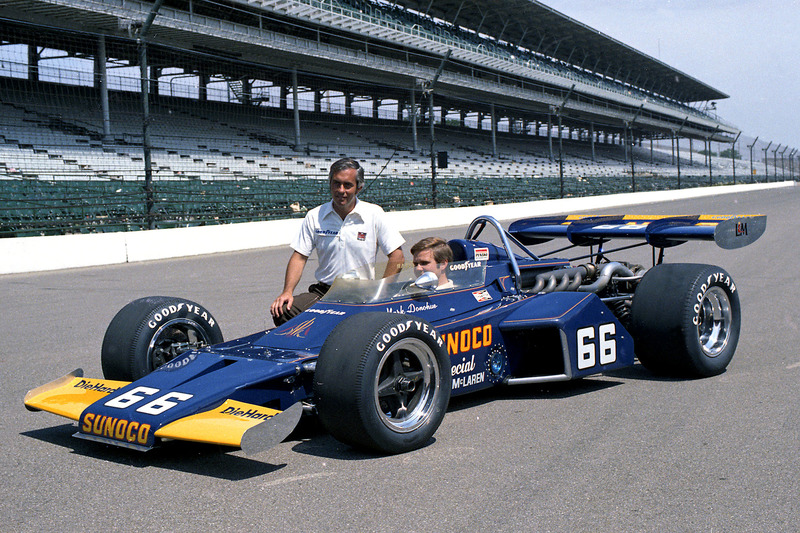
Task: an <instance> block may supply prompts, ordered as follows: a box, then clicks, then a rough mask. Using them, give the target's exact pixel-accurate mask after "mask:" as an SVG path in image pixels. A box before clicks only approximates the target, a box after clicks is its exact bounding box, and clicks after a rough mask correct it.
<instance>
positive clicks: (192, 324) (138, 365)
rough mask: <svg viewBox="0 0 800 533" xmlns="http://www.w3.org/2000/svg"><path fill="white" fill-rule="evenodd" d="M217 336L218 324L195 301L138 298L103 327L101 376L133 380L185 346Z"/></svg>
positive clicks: (214, 339) (193, 346) (214, 340)
mask: <svg viewBox="0 0 800 533" xmlns="http://www.w3.org/2000/svg"><path fill="white" fill-rule="evenodd" d="M220 342H222V331H221V330H220V327H219V324H217V321H216V320H215V319H214V317H213V316H212V315H211V313H209V312H208V311H206V310H205V309H204V308H203V307H201V306H199V305H198V304H196V303H194V302H192V301H190V300H185V299H182V298H173V297H169V296H150V297H147V298H140V299H138V300H134V301H132V302H131V303H129V304H128V305H126V306H125V307H123V308H122V309H121V310H120V311H119V312H118V313H117V314H116V316H114V318H113V319H112V320H111V323H110V324H109V325H108V329H106V334H105V337H103V348H102V351H101V355H100V361H101V363H102V367H103V376H104V377H105V378H106V379H114V380H119V381H135V380H137V379H139V378H141V377H143V376H146V375H147V374H149V373H150V372H152V371H153V370H155V369H156V368H158V367H160V366H162V365H165V364H167V363H169V362H170V361H173V360H174V359H176V358H177V357H178V356H179V355H181V354H182V353H184V352H186V351H188V350H192V349H196V348H202V347H204V346H208V345H211V344H218V343H220Z"/></svg>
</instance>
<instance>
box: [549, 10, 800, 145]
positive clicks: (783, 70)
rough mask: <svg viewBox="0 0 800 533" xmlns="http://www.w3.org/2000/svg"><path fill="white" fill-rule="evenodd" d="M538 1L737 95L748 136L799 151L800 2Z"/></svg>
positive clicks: (727, 113) (733, 119)
mask: <svg viewBox="0 0 800 533" xmlns="http://www.w3.org/2000/svg"><path fill="white" fill-rule="evenodd" d="M539 1H540V2H542V3H543V4H545V5H547V6H549V7H551V8H553V9H555V10H556V11H559V12H561V13H563V14H565V15H567V16H569V17H571V18H573V19H575V20H578V21H579V22H582V23H584V24H586V25H588V26H590V27H592V28H594V29H596V30H598V31H600V32H602V33H604V34H606V35H608V36H609V37H613V38H614V39H616V40H618V41H621V42H623V43H625V44H627V45H629V46H632V47H633V48H636V49H637V50H639V51H641V52H644V53H645V54H647V55H649V56H652V57H654V58H656V59H659V60H661V61H662V62H664V63H666V64H667V65H669V66H671V67H674V68H676V69H678V70H680V71H682V72H684V73H685V74H688V75H690V76H692V77H694V78H696V79H698V80H700V81H702V82H704V83H706V84H707V85H710V86H711V87H713V88H715V89H718V90H720V91H722V92H723V93H725V94H728V95H730V98H726V99H724V100H719V101H717V114H718V115H719V117H720V118H721V119H723V120H725V121H726V122H728V123H731V124H733V125H734V126H736V127H738V128H739V129H740V130H741V131H742V139H744V138H745V137H749V138H751V139H752V138H755V137H756V136H759V145H761V141H767V142H769V141H772V142H773V145H772V148H775V147H776V145H777V144H778V143H780V144H782V145H783V146H789V151H787V152H786V155H787V156H788V154H789V152H791V150H792V149H793V148H798V149H800V97H798V94H800V66H799V65H798V63H799V61H798V59H800V31H799V30H798V27H800V0H660V1H656V0H539ZM750 142H752V141H750ZM772 148H770V152H771V151H772ZM743 149H744V147H742V148H740V150H741V151H744V150H743ZM782 151H783V149H780V151H779V152H778V154H779V155H780V152H782Z"/></svg>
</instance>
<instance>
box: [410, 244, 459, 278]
mask: <svg viewBox="0 0 800 533" xmlns="http://www.w3.org/2000/svg"><path fill="white" fill-rule="evenodd" d="M411 255H412V256H413V258H414V259H413V261H414V271H415V273H416V275H417V276H418V277H419V276H420V275H421V274H422V273H423V272H433V273H434V274H436V276H437V278H438V279H439V285H438V286H437V287H436V290H442V289H452V288H453V282H452V280H449V279H447V265H448V264H449V263H450V262H451V261H452V260H453V250H451V249H450V247H449V246H448V245H447V243H446V242H445V240H444V239H441V238H439V237H426V238H424V239H422V240H421V241H419V242H418V243H417V244H415V245H414V246H412V247H411Z"/></svg>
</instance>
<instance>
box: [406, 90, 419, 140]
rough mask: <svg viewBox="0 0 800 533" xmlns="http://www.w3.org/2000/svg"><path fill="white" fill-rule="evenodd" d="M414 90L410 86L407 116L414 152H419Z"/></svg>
mask: <svg viewBox="0 0 800 533" xmlns="http://www.w3.org/2000/svg"><path fill="white" fill-rule="evenodd" d="M416 98H417V97H416V91H414V86H413V85H412V86H411V109H410V110H409V113H408V118H409V120H411V138H412V140H413V141H414V153H415V154H416V153H418V152H419V143H418V141H417V100H416Z"/></svg>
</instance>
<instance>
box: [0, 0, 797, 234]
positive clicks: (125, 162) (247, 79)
mask: <svg viewBox="0 0 800 533" xmlns="http://www.w3.org/2000/svg"><path fill="white" fill-rule="evenodd" d="M726 97H727V95H725V94H724V93H722V92H720V91H719V90H717V89H714V88H712V87H710V86H708V85H707V84H705V83H703V82H701V81H699V80H697V79H695V78H693V77H691V76H689V75H687V74H685V73H682V72H680V71H678V70H676V69H674V68H672V67H670V66H668V65H666V64H664V63H662V62H660V61H658V60H656V59H654V58H652V57H649V56H647V55H646V54H643V53H641V52H639V51H637V50H635V49H633V48H631V47H629V46H627V45H625V44H623V43H621V42H619V41H616V40H614V39H612V38H610V37H608V36H605V35H603V34H602V33H600V32H598V31H596V30H593V29H591V28H589V27H587V26H585V25H583V24H581V23H580V22H578V21H576V20H573V19H570V18H569V17H566V16H564V15H562V14H560V13H558V12H556V11H554V10H552V9H550V8H548V7H547V6H545V5H543V4H541V3H539V2H536V1H532V0H481V1H477V0H462V1H459V2H455V1H452V0H427V1H425V2H417V1H414V0H394V1H391V2H389V1H386V0H157V1H156V2H144V1H139V0H111V1H100V0H6V1H5V2H3V3H2V5H0V130H1V133H0V194H2V205H0V236H11V235H31V234H47V233H63V232H70V231H99V230H130V229H139V228H148V227H150V228H152V227H167V226H175V225H186V224H207V223H219V222H233V221H240V220H260V219H267V218H280V217H291V216H302V215H303V213H304V211H305V209H307V208H308V207H310V206H313V205H316V204H317V203H319V202H320V201H321V200H322V199H324V198H325V195H326V192H325V191H326V183H325V181H324V178H325V177H326V176H327V169H328V167H329V166H330V164H331V162H332V161H334V160H336V159H338V158H339V157H342V156H344V155H349V156H353V157H356V158H358V159H360V160H362V161H363V162H364V164H365V167H366V171H367V175H368V176H369V177H370V179H373V178H374V179H375V181H372V182H370V184H369V187H368V190H367V191H365V192H364V193H363V196H364V197H366V198H369V199H371V200H374V201H379V202H380V203H382V204H383V205H384V206H386V207H387V208H390V209H391V208H395V209H400V208H405V209H408V208H416V207H428V206H430V205H434V206H435V205H437V201H438V205H480V204H484V203H494V202H501V201H504V202H505V201H525V200H530V199H534V198H550V197H557V196H565V195H585V194H596V193H598V192H610V191H614V192H617V191H625V190H644V189H662V188H672V187H688V186H697V185H705V184H708V183H712V184H713V183H728V182H730V181H735V180H736V179H737V176H738V179H739V180H742V181H745V180H746V181H752V180H765V179H769V177H770V169H769V167H768V166H766V167H764V168H765V173H764V175H761V176H759V175H754V174H753V172H752V171H751V168H750V165H748V164H747V163H746V162H745V161H743V160H737V159H735V158H732V157H719V156H712V155H710V153H711V151H712V146H713V145H712V143H716V144H717V145H718V146H720V145H724V146H728V147H735V146H736V141H737V139H738V137H739V133H740V132H739V130H738V129H737V128H736V127H735V126H733V125H731V124H728V123H727V122H725V121H723V120H721V119H720V118H718V117H717V116H716V115H715V114H714V113H713V112H709V109H710V107H709V104H710V103H711V102H713V101H717V100H720V99H722V98H726ZM701 152H702V153H703V155H701ZM730 152H731V153H735V150H730ZM445 161H446V164H445ZM790 161H791V159H790ZM785 171H786V169H784V167H783V159H781V166H780V170H779V166H778V163H777V160H775V161H774V162H773V168H772V173H773V176H774V177H775V178H777V176H778V173H779V172H782V173H783V174H784V175H785ZM789 172H790V176H791V175H792V174H793V169H789ZM434 184H435V188H434Z"/></svg>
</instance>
